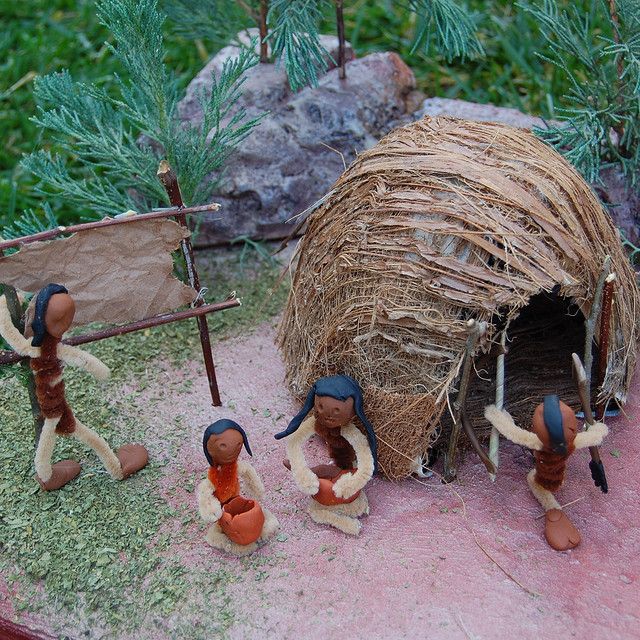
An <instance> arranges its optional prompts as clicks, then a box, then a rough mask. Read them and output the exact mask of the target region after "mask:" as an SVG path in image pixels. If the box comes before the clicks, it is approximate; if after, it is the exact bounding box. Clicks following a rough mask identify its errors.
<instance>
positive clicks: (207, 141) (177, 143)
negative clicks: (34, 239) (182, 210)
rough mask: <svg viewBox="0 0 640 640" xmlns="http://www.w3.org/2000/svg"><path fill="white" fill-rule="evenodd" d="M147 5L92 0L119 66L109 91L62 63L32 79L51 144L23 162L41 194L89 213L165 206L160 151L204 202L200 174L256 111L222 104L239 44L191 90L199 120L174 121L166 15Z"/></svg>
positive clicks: (213, 168) (152, 2)
mask: <svg viewBox="0 0 640 640" xmlns="http://www.w3.org/2000/svg"><path fill="white" fill-rule="evenodd" d="M156 5H157V0H100V1H99V2H98V3H97V11H98V16H99V18H100V20H101V22H102V23H103V24H104V25H106V26H107V28H108V29H109V30H110V31H111V32H112V33H113V35H114V38H115V42H116V45H115V46H110V45H109V48H110V50H111V53H112V54H113V55H115V56H117V58H118V59H119V60H120V62H121V64H122V66H123V68H124V69H125V70H126V71H127V75H128V77H127V79H124V78H120V77H117V78H116V87H115V88H116V91H114V92H113V94H115V95H112V93H108V92H107V91H106V90H104V89H103V88H101V87H99V86H97V85H95V84H86V83H82V82H76V81H74V80H73V79H72V78H71V76H70V75H69V73H68V72H66V71H62V72H60V73H54V74H51V75H48V76H45V77H43V78H40V79H38V80H37V82H36V84H35V89H34V93H35V98H36V102H37V105H38V115H37V116H36V117H35V118H34V120H35V121H36V122H37V124H38V125H39V126H40V127H41V128H42V130H43V131H45V132H46V133H48V134H49V135H50V137H51V138H52V139H53V140H54V142H55V144H56V146H57V148H58V153H56V154H52V153H50V152H49V151H45V150H42V151H38V152H36V153H33V154H31V155H30V156H27V157H26V158H25V159H24V160H23V163H22V164H23V166H24V167H25V168H26V169H28V170H29V171H31V172H32V173H33V174H35V175H36V176H37V177H38V178H39V180H40V183H39V186H38V192H39V193H40V194H41V195H42V196H44V197H47V196H52V195H61V196H62V197H63V198H64V199H65V200H66V201H67V202H71V203H75V204H77V205H79V206H80V207H83V208H85V209H87V210H89V211H90V212H91V213H92V214H93V216H94V217H99V216H101V215H104V214H111V215H113V214H114V213H119V212H121V211H125V210H127V209H133V210H137V211H147V210H149V209H150V208H152V207H157V206H167V205H168V200H167V195H166V192H165V191H164V189H163V187H162V185H161V184H160V182H159V181H158V178H157V176H156V169H157V166H158V161H159V159H160V158H166V159H167V160H168V161H169V163H170V165H171V166H172V167H173V168H174V170H175V171H176V173H177V175H178V179H179V181H180V185H181V187H182V192H183V195H184V198H185V201H186V202H187V203H189V204H198V203H201V202H205V201H206V200H207V198H208V197H209V195H210V193H211V190H212V189H213V188H214V187H215V185H214V184H212V183H211V182H209V183H208V184H207V185H206V186H205V185H204V178H205V176H207V175H208V174H210V173H212V172H220V170H221V169H222V168H223V165H224V162H225V160H226V158H227V157H228V155H229V153H230V152H231V150H232V149H233V148H234V147H235V146H236V145H237V144H238V143H239V142H240V141H241V140H242V139H243V138H244V137H245V136H246V135H248V133H249V132H250V131H251V129H252V128H253V127H254V126H255V125H256V124H257V122H258V120H259V119H252V120H247V119H246V118H245V112H244V111H243V110H242V109H239V110H237V109H235V110H234V111H233V114H232V113H231V110H232V108H233V107H234V104H235V103H236V101H237V99H238V97H239V95H240V89H241V86H242V81H243V80H242V76H243V74H244V72H245V71H246V70H247V69H248V68H250V67H251V66H253V65H254V64H256V63H257V57H256V56H255V54H254V53H253V52H252V51H250V50H248V49H247V50H244V51H243V52H242V53H241V55H240V56H239V57H238V58H236V59H234V60H230V61H229V62H227V63H226V64H225V65H224V68H223V69H222V72H221V73H220V76H219V77H218V78H214V83H213V87H212V90H211V94H210V95H204V94H202V95H201V96H200V100H201V104H202V111H203V118H202V122H201V123H200V124H199V125H193V126H185V125H184V124H183V123H181V122H180V120H179V118H178V109H177V106H178V101H179V98H180V94H179V92H178V91H177V86H176V81H175V78H174V77H173V76H172V74H171V73H170V72H169V71H168V70H167V69H166V67H165V65H164V62H163V59H164V55H165V51H164V46H163V39H162V25H163V22H164V19H165V16H164V15H163V14H162V13H161V12H160V11H159V10H158V8H157V6H156ZM23 222H25V223H26V222H27V219H26V218H23ZM5 233H6V232H5Z"/></svg>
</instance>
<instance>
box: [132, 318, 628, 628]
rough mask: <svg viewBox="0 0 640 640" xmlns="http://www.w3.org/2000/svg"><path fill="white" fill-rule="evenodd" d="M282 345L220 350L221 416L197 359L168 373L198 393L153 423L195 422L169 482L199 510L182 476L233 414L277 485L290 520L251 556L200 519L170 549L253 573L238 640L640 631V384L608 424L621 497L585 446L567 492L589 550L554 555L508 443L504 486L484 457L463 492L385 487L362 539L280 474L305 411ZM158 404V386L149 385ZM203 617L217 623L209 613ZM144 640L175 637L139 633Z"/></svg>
mask: <svg viewBox="0 0 640 640" xmlns="http://www.w3.org/2000/svg"><path fill="white" fill-rule="evenodd" d="M273 338H274V331H273V328H272V327H271V326H270V325H263V326H262V327H260V328H259V330H257V331H256V332H255V333H254V334H253V335H251V336H248V337H246V336H245V337H242V338H238V339H234V340H230V341H228V342H226V343H223V344H220V345H218V346H216V348H215V356H216V366H217V371H218V376H219V382H220V387H221V392H222V398H223V405H224V406H223V407H222V408H219V409H215V408H212V407H211V406H210V404H209V400H208V393H207V388H206V379H205V378H204V377H203V376H202V375H201V372H200V371H199V369H200V366H199V364H198V363H192V364H190V365H188V366H187V367H185V368H183V369H182V370H180V371H175V372H170V373H171V376H172V377H173V378H174V379H175V377H180V376H184V377H185V379H188V378H190V377H192V378H193V386H192V387H191V388H190V389H188V390H186V391H185V392H184V393H183V394H182V395H180V396H179V397H178V398H176V397H171V398H164V399H163V400H162V401H161V402H160V403H155V404H154V405H153V406H151V404H150V406H149V411H150V414H149V415H150V416H151V418H150V419H152V420H153V421H154V422H155V419H154V416H155V417H157V418H161V417H162V416H164V417H165V418H167V417H168V416H171V417H172V416H175V414H176V412H177V413H180V414H181V415H182V416H183V421H182V424H183V425H184V426H183V427H179V428H183V429H184V432H185V433H184V436H185V445H184V447H183V448H182V450H181V451H180V452H179V454H178V455H177V457H176V459H175V460H173V461H171V462H169V464H168V465H167V467H166V475H165V479H164V482H163V485H162V487H163V491H164V492H165V494H166V496H167V499H168V500H169V501H170V502H171V503H172V504H174V505H175V506H178V507H180V506H181V505H184V504H187V505H191V504H193V502H194V495H193V493H191V492H189V491H188V490H186V489H185V487H184V485H185V481H184V479H185V477H187V478H188V477H192V478H196V479H197V480H199V479H200V478H201V477H203V476H204V474H205V471H206V461H205V459H204V456H203V453H202V448H201V444H200V438H201V435H202V430H203V427H204V426H206V425H207V424H209V423H210V422H212V421H214V420H216V419H218V418H221V417H229V418H232V419H234V420H236V421H238V422H239V423H240V424H242V425H243V426H244V427H245V428H246V429H247V431H248V433H249V437H250V441H251V446H252V448H253V450H254V459H253V460H252V462H253V464H254V465H255V467H256V469H257V470H258V472H259V474H260V475H261V476H262V478H263V479H264V482H265V485H266V489H267V497H266V499H265V501H264V505H265V506H266V507H267V508H269V509H270V510H272V511H273V512H274V513H275V515H276V516H277V518H278V519H279V520H280V524H281V530H280V533H279V536H278V537H277V538H275V539H273V540H272V541H271V542H270V543H269V544H267V545H266V546H265V547H263V548H262V549H261V550H260V551H258V552H257V553H256V554H254V555H253V556H251V557H250V558H249V559H245V560H238V559H235V558H232V559H229V558H228V557H227V556H223V555H222V554H221V553H220V552H218V551H216V550H213V549H211V548H210V547H208V546H207V544H206V543H205V541H204V530H203V529H202V526H201V525H199V524H198V523H197V522H196V520H197V518H195V517H194V521H193V523H192V524H190V525H187V531H186V533H187V534H188V535H187V542H184V541H182V542H181V543H180V544H176V545H175V547H174V548H173V549H172V550H171V553H172V555H173V554H175V555H176V556H178V557H180V558H181V559H182V562H183V563H184V564H185V565H186V566H188V567H191V568H193V569H194V570H207V571H215V570H216V569H218V568H220V567H225V568H226V570H227V571H229V572H230V574H231V575H236V576H240V577H242V579H241V580H238V581H232V582H231V583H230V584H229V585H228V587H227V593H228V594H229V595H231V601H230V608H231V610H232V612H233V622H232V623H231V626H230V628H229V629H228V633H227V635H228V637H230V638H233V639H245V638H287V639H288V638H290V639H299V638H300V639H307V640H314V639H316V638H317V639H322V640H331V639H333V638H336V639H337V638H341V639H342V638H351V639H357V638H371V639H386V638H390V639H391V638H393V639H395V638H418V637H421V638H423V637H424V638H428V637H432V638H453V639H457V638H460V639H464V638H467V639H469V638H491V639H492V640H495V639H500V638H505V639H506V638H509V639H511V638H535V639H540V640H544V639H546V638H549V639H551V638H553V639H556V638H571V637H576V638H582V639H588V640H597V639H599V638H602V639H605V638H606V639H607V640H613V639H619V638H639V637H640V588H639V585H640V561H639V560H638V556H639V554H640V506H639V499H638V493H639V492H638V489H639V486H640V480H639V477H638V476H639V471H640V439H639V437H638V436H639V435H640V434H639V433H638V428H637V424H638V415H639V404H640V403H639V401H638V398H640V393H639V391H640V390H639V389H638V380H637V379H636V381H635V382H634V385H633V389H632V391H631V394H630V395H631V398H632V400H631V402H630V403H629V404H628V405H627V407H626V411H627V417H626V418H620V419H617V420H616V421H612V422H611V424H610V428H611V435H610V436H609V438H608V439H607V441H606V442H605V445H604V447H603V448H602V453H603V458H604V461H605V464H606V468H607V476H608V479H609V485H610V487H611V489H610V492H609V494H608V495H604V494H602V493H601V492H600V491H599V490H598V489H596V488H595V487H594V486H593V483H592V481H591V478H590V475H589V469H588V453H586V452H584V451H582V452H578V453H576V455H574V456H573V458H572V459H571V461H570V464H569V474H568V480H567V482H566V484H565V486H564V487H563V489H562V490H561V491H560V492H559V494H558V497H559V499H560V502H561V503H563V504H564V503H567V502H571V501H573V500H579V501H578V502H576V503H575V504H573V505H571V506H569V507H568V508H567V514H568V515H569V517H570V519H571V520H572V521H573V522H574V524H575V525H576V526H577V527H578V529H579V530H580V532H581V533H582V536H583V542H582V544H581V545H580V546H579V547H578V548H577V549H575V550H573V551H570V552H565V553H558V552H555V551H553V550H551V549H550V548H549V547H548V546H547V544H546V542H545V541H544V538H543V535H542V534H543V527H544V520H543V519H539V518H538V516H540V515H542V509H541V508H540V507H539V506H538V504H537V503H536V501H535V500H534V498H533V497H532V496H531V494H530V493H529V490H528V488H527V484H526V480H525V477H526V474H527V472H528V470H529V468H530V464H531V462H530V457H529V455H528V454H527V453H525V452H524V451H523V450H522V449H520V448H519V447H516V446H513V445H511V444H508V443H503V444H502V446H501V466H500V471H499V475H498V479H497V481H496V483H495V484H492V483H491V482H490V480H489V478H488V476H487V474H486V472H485V471H484V467H483V466H482V465H481V464H480V463H479V462H478V461H477V459H476V457H475V456H474V455H473V454H469V455H467V457H466V460H464V462H463V463H461V464H460V465H459V468H460V475H459V480H458V481H457V482H456V483H455V484H454V485H452V486H444V485H442V484H441V483H440V481H439V480H438V479H437V478H431V479H429V480H418V479H407V480H404V481H402V482H398V483H392V482H389V481H386V480H383V479H379V478H376V479H375V480H374V481H373V482H372V483H371V484H370V485H369V487H368V488H367V495H368V497H369V502H370V505H371V515H370V516H369V517H368V518H365V519H364V520H363V523H364V526H363V529H362V533H361V535H360V537H359V538H352V537H349V536H347V535H345V534H343V533H341V532H339V531H336V530H334V529H330V528H328V527H326V526H321V525H318V524H316V523H314V522H312V521H311V520H310V518H309V517H308V515H307V513H306V504H307V501H308V498H307V497H306V496H304V495H302V494H301V493H300V492H299V491H298V490H297V489H296V487H295V485H294V483H293V481H292V479H291V477H290V473H289V472H288V471H287V470H286V469H285V468H284V466H282V458H283V456H284V444H283V443H282V442H278V441H276V440H274V439H273V433H275V432H276V431H278V430H281V429H282V428H284V427H285V426H286V422H287V420H288V419H289V418H290V417H291V416H292V415H293V413H294V412H295V410H296V405H295V403H294V402H293V400H292V399H291V397H290V395H289V393H288V392H287V390H286V387H285V385H284V382H283V378H284V367H283V364H282V362H281V359H280V356H279V354H278V351H277V350H276V348H275V346H274V344H273ZM153 395H155V396H157V395H158V389H155V390H153V389H151V390H150V391H149V397H151V396H153ZM278 416H281V417H280V418H278ZM277 418H278V419H277ZM159 423H161V424H162V423H164V424H165V425H166V424H169V423H170V420H165V421H162V420H159ZM171 428H174V427H173V425H171ZM612 451H613V452H616V453H617V452H618V451H619V452H620V455H619V457H615V456H614V455H611V452H612ZM151 454H152V456H153V455H154V452H153V450H152V451H151ZM157 455H161V454H160V452H157ZM243 456H244V457H245V458H247V456H246V454H243ZM308 460H309V461H315V460H318V461H321V460H324V458H323V455H322V449H321V448H320V447H318V446H317V445H313V446H311V447H310V448H309V456H308ZM194 516H195V510H194ZM181 527H184V525H183V524H181V522H180V521H179V520H176V521H175V522H172V523H168V524H167V529H168V530H169V531H171V530H174V531H178V530H179V529H180V528H181ZM182 532H183V533H184V530H183V531H182ZM176 538H183V540H184V537H183V536H176ZM178 615H179V614H178ZM202 623H203V624H204V625H205V627H206V619H205V620H202ZM145 637H153V638H158V639H160V638H166V637H170V634H167V633H166V632H164V633H163V632H160V631H158V630H156V631H152V630H150V629H149V630H147V632H145V631H144V629H143V630H142V631H141V633H139V634H136V638H137V639H141V638H145ZM212 637H213V636H212Z"/></svg>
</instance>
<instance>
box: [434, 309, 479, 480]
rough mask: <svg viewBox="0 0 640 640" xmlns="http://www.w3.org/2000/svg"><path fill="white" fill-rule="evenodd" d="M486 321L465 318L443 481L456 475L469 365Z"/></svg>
mask: <svg viewBox="0 0 640 640" xmlns="http://www.w3.org/2000/svg"><path fill="white" fill-rule="evenodd" d="M486 328H487V324H486V322H477V321H476V320H473V319H471V320H467V326H466V329H467V332H468V334H469V335H468V337H467V343H466V346H465V353H464V361H463V364H462V374H461V376H460V387H459V391H458V395H457V397H456V399H455V402H454V403H453V428H452V430H451V436H450V438H449V447H448V449H447V454H446V456H445V462H444V478H443V479H444V482H451V481H452V480H454V479H455V477H456V475H457V470H456V467H455V455H456V451H457V448H458V438H459V436H460V429H461V427H462V426H463V425H462V421H461V414H462V410H463V408H464V406H465V402H466V398H467V388H468V386H469V378H470V376H471V367H472V364H473V354H474V352H475V350H476V345H477V344H478V340H479V339H480V337H481V336H482V335H483V334H484V332H485V331H486Z"/></svg>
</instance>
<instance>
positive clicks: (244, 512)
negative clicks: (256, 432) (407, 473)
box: [198, 419, 279, 556]
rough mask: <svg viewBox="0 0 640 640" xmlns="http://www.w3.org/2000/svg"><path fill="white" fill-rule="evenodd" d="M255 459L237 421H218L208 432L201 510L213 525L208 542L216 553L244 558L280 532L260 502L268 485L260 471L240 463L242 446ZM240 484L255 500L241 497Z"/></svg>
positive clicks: (206, 520) (199, 498)
mask: <svg viewBox="0 0 640 640" xmlns="http://www.w3.org/2000/svg"><path fill="white" fill-rule="evenodd" d="M243 445H244V448H245V449H246V450H247V453H248V454H249V455H250V456H251V455H253V454H252V453H251V449H250V447H249V441H248V439H247V434H246V433H245V431H244V429H243V428H242V427H241V426H240V425H239V424H237V423H236V422H234V421H233V420H227V419H223V420H217V421H216V422H214V423H213V424H211V425H209V426H208V427H207V429H206V430H205V432H204V437H203V439H202V447H203V449H204V455H205V457H206V458H207V461H208V462H209V472H208V474H207V477H206V478H204V480H202V482H200V484H199V485H198V510H199V512H200V516H201V517H202V519H203V520H204V521H205V522H211V523H212V525H211V527H209V531H208V532H207V542H208V543H209V544H210V545H211V546H212V547H215V548H216V549H221V550H223V551H227V552H229V553H233V554H235V555H238V556H241V555H246V554H248V553H251V552H252V551H255V549H257V547H258V543H259V542H264V541H266V540H268V539H269V538H270V537H271V536H272V535H273V534H274V533H275V532H276V531H277V529H278V526H279V525H278V521H277V520H276V518H275V516H274V515H273V514H271V513H270V512H269V511H267V509H264V508H263V507H261V506H260V503H259V502H258V500H262V499H263V498H264V485H263V484H262V481H261V480H260V477H259V476H258V474H257V473H256V470H255V469H254V468H253V467H252V466H251V465H250V464H249V463H248V462H244V461H243V460H238V456H239V455H240V452H241V451H242V446H243ZM240 480H242V481H243V484H244V485H245V486H244V488H245V489H246V490H248V491H249V493H250V494H251V495H253V496H254V498H253V499H251V498H245V497H244V496H242V495H240Z"/></svg>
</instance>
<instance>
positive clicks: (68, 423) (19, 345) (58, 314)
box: [0, 283, 149, 491]
mask: <svg viewBox="0 0 640 640" xmlns="http://www.w3.org/2000/svg"><path fill="white" fill-rule="evenodd" d="M75 309H76V306H75V302H74V301H73V298H72V297H71V296H70V295H69V292H68V291H67V289H66V288H65V287H63V286H62V285H59V284H55V283H51V284H48V285H47V286H46V287H44V288H42V289H41V290H40V291H39V292H38V294H37V295H36V297H35V305H34V317H33V320H32V321H28V322H27V328H26V331H25V333H29V332H32V333H33V338H32V340H31V341H29V340H27V339H26V338H25V336H23V335H22V334H21V333H20V332H19V331H18V329H16V327H15V326H14V325H13V322H12V321H11V315H10V314H9V309H8V307H7V301H6V299H5V297H4V296H0V335H1V336H2V337H3V338H4V339H5V340H6V341H7V342H8V343H9V345H10V346H11V347H12V348H13V349H14V351H16V353H19V354H20V355H21V356H26V357H28V358H30V365H31V369H32V371H33V376H34V378H35V383H36V396H37V399H38V405H39V406H40V412H41V415H42V417H43V418H44V425H43V426H42V432H41V433H40V439H39V440H38V446H37V448H36V456H35V468H36V479H37V480H38V482H39V483H40V486H41V487H42V488H43V489H44V490H45V491H55V490H56V489H60V488H61V487H63V486H64V485H65V484H67V483H68V482H70V481H71V480H73V479H74V478H75V477H76V476H77V475H78V474H79V473H80V470H81V467H80V464H79V463H78V462H76V461H75V460H61V461H60V462H56V463H55V464H51V458H52V456H53V449H54V447H55V444H56V439H57V437H58V436H74V437H75V438H77V439H78V440H80V441H81V442H84V443H85V444H86V445H88V446H89V447H91V449H93V451H94V452H95V453H96V455H97V456H98V458H100V460H101V462H102V464H103V465H104V466H105V469H106V470H107V471H108V472H109V475H110V476H111V477H112V478H114V479H116V480H123V479H124V478H128V477H129V476H130V475H132V474H134V473H136V472H137V471H139V470H140V469H142V468H143V467H144V466H145V465H146V464H147V462H148V460H149V456H148V453H147V450H146V449H145V448H144V447H143V446H142V445H140V444H126V445H124V446H122V447H120V448H119V449H118V451H117V453H114V452H113V451H112V450H111V447H110V446H109V445H108V444H107V442H106V441H105V440H104V438H103V437H102V436H100V435H98V434H97V433H96V432H95V431H94V430H93V429H90V428H89V427H87V426H86V425H84V424H82V422H80V420H78V419H77V418H76V416H75V415H74V414H73V411H72V410H71V407H70V406H69V405H68V403H67V400H66V397H65V391H64V381H63V379H62V373H63V366H64V364H65V363H66V364H70V365H73V366H76V367H79V368H80V369H84V370H85V371H87V372H89V373H91V374H92V375H94V376H95V377H96V378H97V379H98V380H106V379H107V378H108V377H109V374H110V371H109V369H108V367H107V366H106V365H105V364H104V363H102V362H101V361H100V360H98V358H96V357H95V356H93V355H91V354H90V353H87V352H86V351H81V350H80V349H78V348H76V347H72V346H71V345H68V344H64V343H62V342H61V340H62V336H63V335H64V333H65V332H66V331H67V330H68V329H69V328H70V327H71V324H72V322H73V317H74V315H75Z"/></svg>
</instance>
